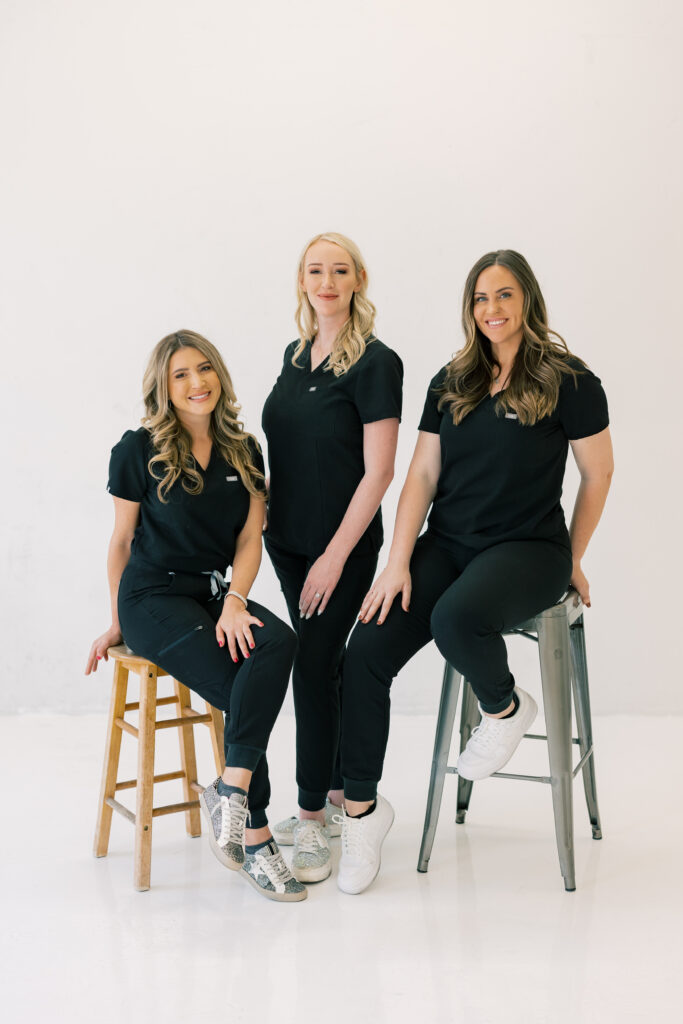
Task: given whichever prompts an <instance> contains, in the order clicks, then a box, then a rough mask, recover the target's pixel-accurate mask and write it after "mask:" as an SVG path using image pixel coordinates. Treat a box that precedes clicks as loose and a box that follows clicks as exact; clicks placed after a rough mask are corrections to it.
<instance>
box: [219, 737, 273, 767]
mask: <svg viewBox="0 0 683 1024" xmlns="http://www.w3.org/2000/svg"><path fill="white" fill-rule="evenodd" d="M263 753H264V751H263V750H258V749H257V748H256V747H245V746H242V745H241V744H240V743H230V744H228V748H227V750H226V753H225V766H226V768H246V769H247V771H250V772H253V771H254V770H255V769H256V765H257V764H258V763H259V761H260V760H261V757H262V756H263Z"/></svg>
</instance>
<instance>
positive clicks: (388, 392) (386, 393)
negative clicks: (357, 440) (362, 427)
mask: <svg viewBox="0 0 683 1024" xmlns="http://www.w3.org/2000/svg"><path fill="white" fill-rule="evenodd" d="M373 344H375V343H373V342H370V344H369V345H368V348H367V349H366V351H365V353H364V355H363V356H361V359H360V361H359V362H358V363H357V364H356V366H357V367H358V371H357V375H356V385H355V390H354V400H355V404H356V408H357V409H358V414H359V416H360V418H361V423H375V422H377V420H388V419H394V418H396V419H399V420H400V419H401V407H402V401H403V363H402V362H401V360H400V359H399V357H398V356H397V355H396V353H395V352H393V351H392V350H391V349H390V348H386V347H385V346H382V348H379V346H378V347H377V349H375V350H373V349H372V347H373Z"/></svg>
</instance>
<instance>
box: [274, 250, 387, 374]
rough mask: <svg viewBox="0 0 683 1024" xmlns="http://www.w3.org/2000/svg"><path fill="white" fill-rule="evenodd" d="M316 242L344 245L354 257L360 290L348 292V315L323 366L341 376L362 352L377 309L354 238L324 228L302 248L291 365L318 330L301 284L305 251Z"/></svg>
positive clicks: (370, 331)
mask: <svg viewBox="0 0 683 1024" xmlns="http://www.w3.org/2000/svg"><path fill="white" fill-rule="evenodd" d="M316 242H333V243H334V244H335V245H339V246H340V247H341V248H342V249H344V250H345V251H346V252H347V253H348V254H349V256H350V257H351V259H352V260H353V265H354V268H355V271H356V277H357V278H358V281H359V282H360V288H359V290H358V291H357V292H354V293H353V295H352V296H351V312H350V316H349V318H348V320H347V321H346V323H345V324H344V325H343V327H342V328H341V330H340V331H339V334H338V335H337V337H336V338H335V339H334V344H333V346H332V352H331V353H330V357H329V359H328V362H327V366H326V368H325V369H326V370H331V371H332V372H333V373H334V375H335V377H341V375H342V374H343V373H346V372H347V371H348V370H350V369H351V367H352V366H353V364H354V363H357V362H358V360H359V359H360V357H361V356H362V355H363V353H364V352H365V347H366V345H367V343H368V341H369V339H370V338H371V337H372V334H373V331H374V327H375V314H376V312H377V310H376V309H375V307H374V306H373V304H372V303H371V302H370V299H369V298H368V297H367V290H368V274H367V270H366V269H365V263H364V261H363V257H362V256H361V253H360V249H359V248H358V246H357V245H356V244H355V242H352V241H351V239H350V238H347V237H346V236H345V235H340V234H338V233H337V232H336V231H326V232H325V233H324V234H322V235H316V236H315V238H312V239H311V240H310V242H309V243H308V244H307V245H306V246H305V248H304V249H303V251H302V253H301V258H300V260H299V266H298V268H297V273H296V294H297V307H296V315H295V320H296V325H297V328H298V329H299V344H298V345H297V347H296V349H295V351H294V355H293V356H292V363H293V364H294V366H298V365H299V364H298V363H297V359H298V358H299V356H300V355H301V354H302V352H303V351H304V349H305V348H306V343H307V342H309V341H312V340H313V338H314V337H315V335H316V334H317V332H318V318H317V316H316V315H315V310H314V309H313V306H312V305H311V303H310V302H309V301H308V295H307V294H306V291H305V289H304V287H303V285H302V279H303V274H304V261H305V259H306V253H307V252H308V250H309V249H310V248H311V246H312V245H315V243H316Z"/></svg>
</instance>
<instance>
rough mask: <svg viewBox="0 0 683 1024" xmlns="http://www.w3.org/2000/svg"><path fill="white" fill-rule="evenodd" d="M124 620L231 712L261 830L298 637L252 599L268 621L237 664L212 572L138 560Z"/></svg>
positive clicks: (228, 759) (129, 573)
mask: <svg viewBox="0 0 683 1024" xmlns="http://www.w3.org/2000/svg"><path fill="white" fill-rule="evenodd" d="M118 606H119V618H120V621H121V630H122V632H123V635H124V638H125V641H126V643H127V644H128V646H129V647H130V648H131V649H132V650H134V651H135V653H136V654H139V655H142V657H144V658H149V659H150V661H153V662H154V663H155V664H157V665H160V666H161V667H162V668H163V669H165V670H166V671H167V672H168V673H169V674H170V675H172V676H173V677H174V678H175V679H179V680H180V682H181V683H183V684H184V685H185V686H188V687H189V688H190V689H191V690H194V691H195V693H198V694H199V696H200V697H203V698H204V699H205V700H208V701H209V703H210V704H213V706H214V707H216V708H220V710H221V711H224V712H225V729H224V737H223V739H224V745H225V763H226V765H228V766H229V767H231V768H247V769H249V770H250V771H252V772H253V775H252V777H251V784H250V786H249V811H250V814H251V821H250V827H251V828H261V827H262V826H264V825H266V824H267V822H268V818H267V815H266V807H267V806H268V801H269V799H270V782H269V779H268V762H267V761H266V747H267V745H268V739H269V737H270V733H271V730H272V728H273V725H274V724H275V719H276V718H277V715H278V712H279V711H280V708H281V706H282V702H283V700H284V697H285V693H286V691H287V684H288V681H289V673H290V670H291V667H292V660H293V658H294V651H295V649H296V637H295V636H294V633H293V632H292V630H291V629H290V628H289V626H287V625H285V623H284V622H282V621H281V620H280V619H278V618H277V617H276V616H275V615H273V614H272V612H269V611H268V609H267V608H264V607H263V606H262V605H260V604H257V603H256V602H255V601H250V602H249V611H250V612H251V613H252V615H255V616H256V617H257V618H259V619H260V620H261V622H262V623H263V628H261V627H260V626H252V634H253V637H254V644H255V647H254V649H253V650H252V651H250V652H249V658H248V659H247V658H244V657H243V656H242V654H241V653H239V651H238V661H237V662H236V663H235V662H233V660H232V656H231V655H230V652H229V650H228V646H227V644H226V645H225V646H224V647H219V646H218V642H217V640H216V633H215V625H216V622H217V621H218V619H219V618H220V614H221V611H222V609H223V600H222V599H221V598H219V599H216V598H212V594H211V589H210V583H209V576H207V575H204V574H201V573H198V574H193V573H168V572H164V571H163V570H159V569H156V568H151V567H150V568H147V567H145V566H141V565H140V564H139V563H138V564H136V563H134V562H132V561H131V562H130V563H129V564H128V566H127V567H126V569H125V571H124V573H123V576H122V577H121V583H120V586H119V601H118Z"/></svg>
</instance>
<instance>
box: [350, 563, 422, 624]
mask: <svg viewBox="0 0 683 1024" xmlns="http://www.w3.org/2000/svg"><path fill="white" fill-rule="evenodd" d="M412 586H413V585H412V582H411V579H410V569H409V568H408V566H395V565H392V564H391V563H389V565H388V566H387V567H386V569H385V570H384V571H383V572H381V573H380V574H379V576H378V577H377V579H376V580H375V582H374V583H373V584H372V586H371V587H370V589H369V590H368V592H367V594H366V595H365V597H364V599H363V604H362V605H361V609H360V614H359V616H358V619H359V621H360V622H370V620H371V619H373V618H374V617H375V613H376V611H377V609H378V608H379V609H380V613H379V616H378V618H377V625H378V626H381V625H382V623H383V622H384V620H385V619H386V617H387V615H388V614H389V610H390V608H391V606H392V604H393V603H394V598H395V597H396V595H397V594H400V595H401V608H403V611H404V612H407V611H408V607H409V605H410V592H411V590H412Z"/></svg>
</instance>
